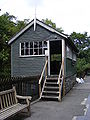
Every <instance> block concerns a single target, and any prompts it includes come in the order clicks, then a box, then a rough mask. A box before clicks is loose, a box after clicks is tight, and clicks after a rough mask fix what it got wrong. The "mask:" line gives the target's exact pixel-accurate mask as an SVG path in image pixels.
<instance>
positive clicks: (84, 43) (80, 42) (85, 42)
mask: <svg viewBox="0 0 90 120" xmlns="http://www.w3.org/2000/svg"><path fill="white" fill-rule="evenodd" d="M71 37H72V39H73V42H74V43H75V44H76V46H77V47H78V49H79V50H81V51H82V50H85V49H88V48H90V36H88V35H87V32H84V34H81V33H76V32H73V33H71Z"/></svg>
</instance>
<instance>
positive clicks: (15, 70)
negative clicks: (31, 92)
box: [11, 24, 61, 77]
mask: <svg viewBox="0 0 90 120" xmlns="http://www.w3.org/2000/svg"><path fill="white" fill-rule="evenodd" d="M50 36H57V37H58V38H59V39H61V37H60V36H59V35H57V34H56V33H52V32H50V31H48V30H46V29H45V28H43V27H41V26H40V25H38V24H37V26H36V31H34V30H33V25H32V26H31V27H30V28H29V29H28V30H26V31H25V32H24V33H23V34H22V35H20V36H19V37H18V38H17V39H16V40H15V41H14V42H13V43H12V44H11V76H12V77H13V76H14V77H17V76H24V77H27V76H37V75H40V74H41V71H42V69H43V66H44V64H45V56H30V57H20V43H21V42H32V41H45V40H47V38H49V37H50Z"/></svg>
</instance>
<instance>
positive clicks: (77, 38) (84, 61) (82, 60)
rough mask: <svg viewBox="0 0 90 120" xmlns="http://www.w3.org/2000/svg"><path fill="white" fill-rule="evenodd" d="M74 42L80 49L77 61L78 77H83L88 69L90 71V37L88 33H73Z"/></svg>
mask: <svg viewBox="0 0 90 120" xmlns="http://www.w3.org/2000/svg"><path fill="white" fill-rule="evenodd" d="M71 37H72V40H73V41H74V43H75V45H76V46H77V48H78V49H79V54H78V59H77V75H78V76H79V77H81V76H82V77H83V76H84V74H85V73H86V71H87V70H88V69H90V36H88V35H87V32H85V33H84V34H81V33H76V32H73V33H71Z"/></svg>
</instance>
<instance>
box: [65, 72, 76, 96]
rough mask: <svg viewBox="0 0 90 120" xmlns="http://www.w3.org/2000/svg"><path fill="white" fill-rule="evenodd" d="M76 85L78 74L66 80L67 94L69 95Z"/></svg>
mask: <svg viewBox="0 0 90 120" xmlns="http://www.w3.org/2000/svg"><path fill="white" fill-rule="evenodd" d="M75 83H76V74H74V75H72V76H69V77H66V78H65V94H67V93H68V92H69V91H70V90H71V89H72V88H73V86H74V85H75Z"/></svg>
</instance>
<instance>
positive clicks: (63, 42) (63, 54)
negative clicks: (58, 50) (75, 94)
mask: <svg viewBox="0 0 90 120" xmlns="http://www.w3.org/2000/svg"><path fill="white" fill-rule="evenodd" d="M64 61H65V40H64V39H62V77H63V96H64V95H65V77H64V75H65V73H64V71H65V66H64Z"/></svg>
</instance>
